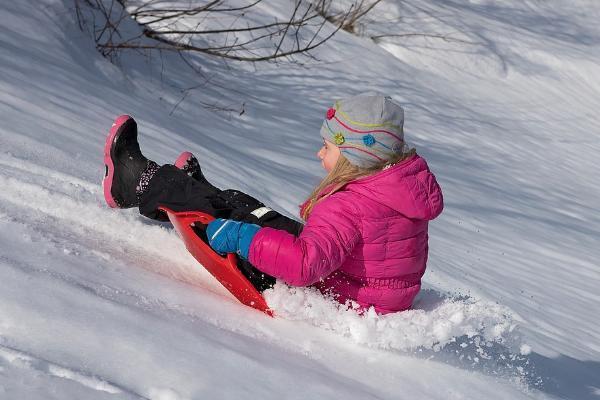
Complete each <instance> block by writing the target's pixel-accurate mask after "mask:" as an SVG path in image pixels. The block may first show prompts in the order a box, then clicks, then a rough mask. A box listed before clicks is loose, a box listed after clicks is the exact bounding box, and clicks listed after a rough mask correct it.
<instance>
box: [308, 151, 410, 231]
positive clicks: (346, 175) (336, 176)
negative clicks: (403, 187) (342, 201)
mask: <svg viewBox="0 0 600 400" xmlns="http://www.w3.org/2000/svg"><path fill="white" fill-rule="evenodd" d="M414 154H416V150H415V149H409V148H407V147H406V146H405V147H404V148H403V150H402V152H400V153H396V154H392V155H390V156H389V157H387V159H386V160H384V161H380V162H377V163H374V164H372V165H369V166H368V167H357V166H356V165H353V164H351V163H350V161H348V159H347V158H346V157H344V155H343V154H340V157H339V158H338V160H337V162H336V164H335V165H334V167H333V168H332V169H331V171H330V172H329V173H328V174H327V176H325V178H323V180H322V181H321V182H320V183H319V184H318V185H317V186H316V187H315V188H314V190H313V191H312V193H311V194H310V195H309V196H308V198H307V199H306V201H305V202H304V204H303V206H302V209H301V210H300V217H302V219H304V220H305V221H306V220H307V219H308V217H309V215H310V213H311V212H312V210H313V208H314V206H315V205H316V204H317V203H319V202H320V201H322V200H323V199H326V198H327V197H329V196H331V195H332V194H334V193H336V192H339V191H340V190H342V189H343V188H344V186H346V185H347V184H348V183H350V182H352V181H354V180H356V179H358V178H362V177H365V176H368V175H372V174H375V173H377V172H379V171H381V170H382V169H383V168H385V167H386V166H388V165H393V164H396V163H398V162H400V161H404V160H406V159H407V158H409V157H412V156H413V155H414Z"/></svg>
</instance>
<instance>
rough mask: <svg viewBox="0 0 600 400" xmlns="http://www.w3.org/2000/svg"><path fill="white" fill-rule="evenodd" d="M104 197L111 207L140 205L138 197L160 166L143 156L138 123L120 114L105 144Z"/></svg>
mask: <svg viewBox="0 0 600 400" xmlns="http://www.w3.org/2000/svg"><path fill="white" fill-rule="evenodd" d="M104 167H105V173H104V179H103V180H102V186H103V189H104V199H105V200H106V203H107V204H108V205H109V206H110V207H112V208H130V207H136V206H138V205H139V196H140V195H141V194H142V193H143V191H144V189H145V186H147V185H148V182H149V180H150V178H152V176H153V174H154V172H156V170H158V165H157V164H156V163H155V162H153V161H150V160H148V159H147V158H146V157H144V156H143V155H142V152H141V151H140V145H139V143H138V141H137V124H136V122H135V120H134V119H133V118H132V117H130V116H129V115H121V116H120V117H118V118H117V119H116V120H115V122H114V123H113V125H112V128H111V129H110V132H109V134H108V137H107V138H106V144H105V145H104Z"/></svg>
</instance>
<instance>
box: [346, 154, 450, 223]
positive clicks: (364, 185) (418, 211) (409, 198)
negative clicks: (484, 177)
mask: <svg viewBox="0 0 600 400" xmlns="http://www.w3.org/2000/svg"><path fill="white" fill-rule="evenodd" d="M345 190H348V191H350V192H355V193H358V194H360V195H362V196H365V197H367V198H369V199H372V200H374V201H376V202H378V203H381V204H383V205H385V206H387V207H389V208H391V209H394V210H396V211H398V212H399V213H401V214H402V215H404V216H406V217H408V218H415V219H425V220H432V219H434V218H436V217H437V216H438V215H440V213H441V212H442V209H443V208H444V200H443V196H442V190H441V188H440V186H439V185H438V183H437V181H436V179H435V176H434V175H433V174H432V173H431V171H430V170H429V167H428V166H427V162H425V160H424V159H423V158H421V157H420V156H418V155H414V156H412V157H410V158H408V159H406V160H404V161H402V162H400V163H398V164H396V165H393V166H391V167H389V168H387V169H385V170H383V171H381V172H378V173H376V174H375V175H370V176H367V177H364V178H360V179H357V180H355V181H353V182H351V183H349V184H348V185H347V186H346V188H345Z"/></svg>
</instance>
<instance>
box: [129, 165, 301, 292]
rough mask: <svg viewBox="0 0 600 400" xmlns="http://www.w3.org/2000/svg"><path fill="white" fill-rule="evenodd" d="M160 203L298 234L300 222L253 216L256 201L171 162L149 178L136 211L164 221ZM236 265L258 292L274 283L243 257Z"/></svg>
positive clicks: (271, 214)
mask: <svg viewBox="0 0 600 400" xmlns="http://www.w3.org/2000/svg"><path fill="white" fill-rule="evenodd" d="M161 206H164V207H167V208H169V209H171V210H173V211H202V212H204V213H207V214H210V215H212V216H213V217H215V218H228V219H234V220H237V221H243V222H249V223H253V224H257V225H259V226H262V227H270V228H275V229H282V230H285V231H287V232H289V233H291V234H293V235H295V236H298V235H299V234H300V232H301V231H302V228H303V224H302V223H300V222H298V221H295V220H293V219H291V218H288V217H286V216H284V215H281V214H280V213H278V212H277V211H274V210H270V211H268V212H267V213H265V214H264V215H260V214H259V215H260V217H257V216H256V215H254V214H252V212H253V211H254V210H256V209H259V208H261V207H264V204H263V203H261V202H260V201H258V200H256V199H255V198H253V197H251V196H249V195H247V194H245V193H243V192H240V191H239V190H232V189H228V190H220V189H219V188H217V187H215V186H213V185H212V184H211V183H210V182H208V181H207V180H206V179H205V178H204V177H202V178H201V179H199V180H196V179H194V178H192V177H190V176H188V175H187V174H186V173H185V172H184V171H182V170H180V169H179V168H177V167H175V166H173V165H163V166H162V167H160V169H159V170H158V171H157V172H156V174H155V175H154V176H153V177H152V179H151V180H150V183H149V185H148V190H147V191H146V192H145V193H144V194H143V195H142V196H141V198H140V206H139V210H140V214H142V215H144V216H146V217H149V218H152V219H158V220H166V216H165V214H164V213H163V212H161V211H160V210H159V209H158V208H159V207H161ZM200 236H201V237H202V236H203V235H200ZM238 268H239V269H240V271H241V272H242V273H243V274H244V276H245V277H246V278H248V280H249V281H250V282H251V283H252V284H253V285H254V286H255V287H256V288H257V290H259V291H261V292H262V291H263V290H265V289H268V288H270V287H272V286H273V285H274V284H275V278H273V277H272V276H269V275H267V274H263V273H262V272H260V271H259V270H258V269H256V268H255V267H254V266H253V265H252V264H250V263H249V262H248V261H246V260H242V259H241V258H238Z"/></svg>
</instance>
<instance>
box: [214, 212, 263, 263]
mask: <svg viewBox="0 0 600 400" xmlns="http://www.w3.org/2000/svg"><path fill="white" fill-rule="evenodd" d="M259 230H260V226H258V225H254V224H248V223H245V222H240V221H234V220H231V219H222V218H218V219H215V220H214V221H212V222H211V223H209V224H208V227H207V228H206V235H207V236H208V244H209V245H210V247H212V248H213V249H214V250H215V251H216V252H217V253H221V254H224V253H237V254H238V255H239V256H240V257H242V258H244V259H245V260H247V259H248V253H249V252H250V243H252V239H253V238H254V235H256V232H258V231H259Z"/></svg>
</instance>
